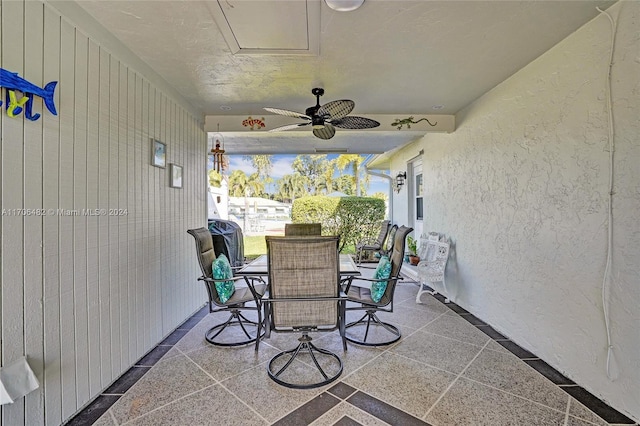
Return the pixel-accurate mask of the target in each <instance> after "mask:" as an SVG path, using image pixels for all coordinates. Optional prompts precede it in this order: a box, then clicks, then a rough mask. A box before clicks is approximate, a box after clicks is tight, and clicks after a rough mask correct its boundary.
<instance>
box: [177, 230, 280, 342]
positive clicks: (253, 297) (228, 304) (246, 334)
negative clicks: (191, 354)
mask: <svg viewBox="0 0 640 426" xmlns="http://www.w3.org/2000/svg"><path fill="white" fill-rule="evenodd" d="M187 232H188V233H189V234H190V235H191V236H193V238H194V239H195V242H196V253H197V257H198V263H199V264H200V269H201V270H202V276H201V277H200V278H198V281H204V283H205V286H206V289H207V294H208V295H209V313H217V312H229V317H228V318H227V320H226V321H224V322H222V323H220V324H218V325H215V326H213V327H212V328H210V329H209V330H208V331H207V332H206V333H205V339H206V340H207V342H209V343H211V344H213V345H216V346H240V345H247V344H250V343H253V342H255V341H256V340H257V339H259V337H261V332H262V334H264V330H262V331H261V326H262V303H261V298H262V296H263V295H264V293H265V292H266V288H267V286H266V285H265V284H264V283H262V280H261V279H260V278H250V277H247V278H245V277H237V276H233V277H230V278H225V279H224V280H221V279H217V280H216V279H214V278H213V261H214V260H215V259H216V255H215V252H214V249H213V238H212V236H211V233H210V232H209V230H208V229H207V228H198V229H189V230H188V231H187ZM242 279H244V280H245V282H246V286H238V287H236V288H235V291H234V292H233V294H232V295H231V297H230V298H229V299H228V300H226V301H224V302H223V299H221V298H220V295H219V294H218V290H216V285H215V284H216V282H217V283H221V282H229V281H233V282H234V285H235V284H236V283H237V282H238V281H239V280H242ZM256 281H258V282H260V283H259V284H256ZM249 302H254V303H255V306H246V304H247V303H249ZM245 310H247V311H255V312H256V313H257V315H258V321H252V320H250V319H248V318H247V317H245V316H244V315H243V313H242V311H245ZM233 326H238V327H240V329H241V330H242V334H241V336H242V337H240V339H238V338H237V336H235V335H234V334H233V333H232V332H231V330H232V329H231V328H230V327H233ZM225 330H228V333H225V334H223V331H225ZM256 350H257V347H256Z"/></svg>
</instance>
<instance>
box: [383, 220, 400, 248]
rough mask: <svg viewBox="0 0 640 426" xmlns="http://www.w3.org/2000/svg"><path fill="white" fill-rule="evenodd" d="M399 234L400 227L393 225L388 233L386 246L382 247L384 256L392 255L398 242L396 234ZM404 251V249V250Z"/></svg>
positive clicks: (385, 241)
mask: <svg viewBox="0 0 640 426" xmlns="http://www.w3.org/2000/svg"><path fill="white" fill-rule="evenodd" d="M397 232H398V225H391V227H389V231H388V232H387V236H386V238H385V240H384V244H383V245H382V250H381V252H382V254H386V255H390V254H391V251H392V250H393V245H394V244H395V241H396V233H397ZM403 250H404V249H403Z"/></svg>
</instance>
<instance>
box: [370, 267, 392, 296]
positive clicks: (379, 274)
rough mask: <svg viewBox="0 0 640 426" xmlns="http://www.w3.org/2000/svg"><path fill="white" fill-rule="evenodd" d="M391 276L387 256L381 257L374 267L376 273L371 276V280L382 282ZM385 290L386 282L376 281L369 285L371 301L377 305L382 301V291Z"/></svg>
mask: <svg viewBox="0 0 640 426" xmlns="http://www.w3.org/2000/svg"><path fill="white" fill-rule="evenodd" d="M389 275H391V262H390V261H389V256H382V257H381V258H380V261H379V262H378V266H377V267H376V271H375V272H374V274H373V278H374V279H376V280H383V279H387V278H389ZM386 289H387V281H376V282H373V283H371V300H373V301H374V302H376V303H378V302H379V301H380V299H382V295H383V294H384V291H385V290H386Z"/></svg>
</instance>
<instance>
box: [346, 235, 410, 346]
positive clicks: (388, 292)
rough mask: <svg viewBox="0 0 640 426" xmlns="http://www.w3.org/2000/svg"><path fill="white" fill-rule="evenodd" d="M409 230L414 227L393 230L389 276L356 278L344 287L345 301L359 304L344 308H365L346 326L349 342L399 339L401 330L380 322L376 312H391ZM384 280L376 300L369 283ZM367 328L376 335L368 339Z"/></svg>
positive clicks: (385, 342) (380, 343)
mask: <svg viewBox="0 0 640 426" xmlns="http://www.w3.org/2000/svg"><path fill="white" fill-rule="evenodd" d="M411 231H413V228H410V227H406V226H401V227H400V228H398V231H397V232H395V233H394V243H393V249H392V252H391V256H390V257H389V261H390V262H391V272H390V275H389V278H384V279H383V278H361V277H355V278H354V279H353V280H352V282H351V283H348V284H347V285H346V286H345V289H344V292H345V293H346V294H347V301H349V302H355V303H357V304H359V305H360V306H356V307H351V306H348V307H347V308H346V310H347V312H349V311H363V310H364V311H365V312H364V315H362V317H361V318H360V319H358V320H357V321H352V322H350V323H348V324H347V325H346V331H347V334H346V335H345V337H346V339H347V340H348V341H350V342H352V343H356V344H359V345H364V346H383V345H389V344H391V343H394V342H397V341H398V340H400V337H401V334H400V330H399V329H398V328H397V327H396V326H395V325H393V324H390V323H387V322H384V321H382V320H381V319H380V318H378V316H377V314H376V313H377V312H393V294H394V291H395V288H396V284H397V282H398V280H401V279H402V277H401V275H400V268H401V267H402V261H403V259H404V246H405V239H406V237H407V235H408V234H409V233H410V232H411ZM383 281H386V282H387V286H386V288H385V290H384V293H383V294H382V297H381V298H380V300H379V301H377V302H375V301H374V300H373V299H372V297H371V284H372V283H379V282H383ZM357 282H368V283H369V286H358V285H355V283H357ZM363 329H364V330H363ZM370 331H371V332H373V334H375V335H376V337H377V338H375V339H374V338H372V339H369V338H370ZM389 335H390V336H389ZM381 336H382V337H381ZM387 336H389V337H387Z"/></svg>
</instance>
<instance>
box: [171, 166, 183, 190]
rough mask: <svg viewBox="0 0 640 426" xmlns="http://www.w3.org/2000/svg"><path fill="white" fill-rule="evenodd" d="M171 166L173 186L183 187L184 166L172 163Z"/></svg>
mask: <svg viewBox="0 0 640 426" xmlns="http://www.w3.org/2000/svg"><path fill="white" fill-rule="evenodd" d="M170 168H171V182H170V184H171V187H172V188H182V166H179V165H177V164H170Z"/></svg>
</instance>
